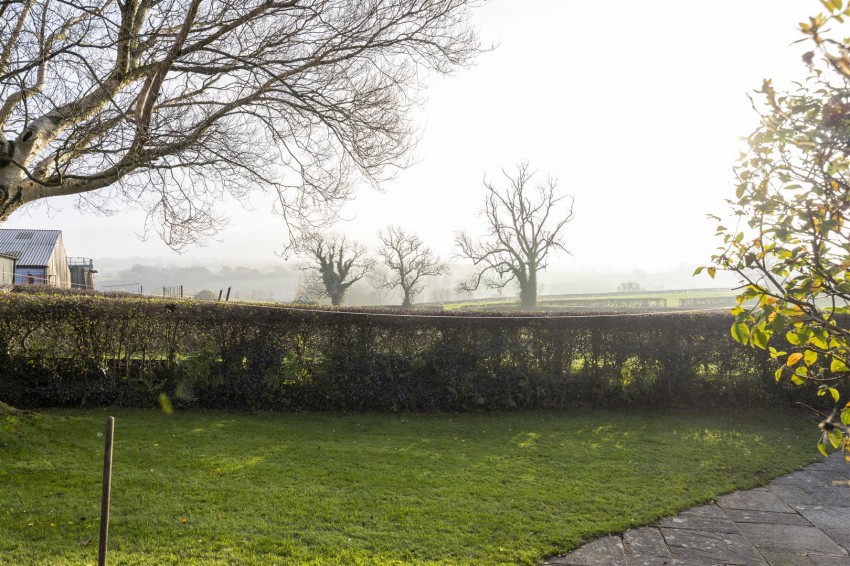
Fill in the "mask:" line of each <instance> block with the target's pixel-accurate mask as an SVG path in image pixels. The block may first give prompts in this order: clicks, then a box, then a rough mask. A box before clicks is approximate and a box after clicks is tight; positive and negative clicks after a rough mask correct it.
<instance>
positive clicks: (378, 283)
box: [366, 264, 390, 305]
mask: <svg viewBox="0 0 850 566" xmlns="http://www.w3.org/2000/svg"><path fill="white" fill-rule="evenodd" d="M389 279H390V272H389V271H387V267H386V266H385V265H383V264H377V265H375V268H374V269H372V271H370V272H369V273H368V274H367V275H366V282H367V283H368V284H369V288H370V289H372V291H373V292H374V293H375V297H376V298H377V299H378V304H379V305H383V304H384V299H385V298H386V293H387V281H389Z"/></svg>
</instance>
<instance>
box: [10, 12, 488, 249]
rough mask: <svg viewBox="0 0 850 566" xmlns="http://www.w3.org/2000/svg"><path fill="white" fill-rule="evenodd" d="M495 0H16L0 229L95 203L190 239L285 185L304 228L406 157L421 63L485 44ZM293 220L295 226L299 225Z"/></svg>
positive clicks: (285, 200) (164, 233) (444, 67)
mask: <svg viewBox="0 0 850 566" xmlns="http://www.w3.org/2000/svg"><path fill="white" fill-rule="evenodd" d="M481 3H482V0H239V1H232V0H220V1H207V2H203V1H201V0H119V1H117V2H116V1H113V0H61V1H53V2H50V1H49V0H13V1H4V2H0V223H2V222H3V221H5V220H6V219H7V218H8V217H9V215H10V214H11V213H12V212H14V211H15V210H17V209H18V208H19V207H21V206H22V205H25V204H27V203H31V202H34V201H38V200H40V199H45V198H50V197H56V196H62V195H73V194H76V195H79V200H78V204H79V205H80V206H81V207H82V208H83V209H84V210H89V211H102V212H109V211H112V210H117V209H118V208H121V207H123V206H127V205H130V206H139V207H141V208H142V209H144V210H146V211H147V213H148V220H147V222H146V228H150V229H154V230H155V231H157V232H158V233H159V234H160V236H161V237H162V238H163V240H164V241H165V242H166V243H167V244H168V245H170V246H171V247H173V248H175V249H180V248H183V247H185V246H187V245H190V244H192V243H195V242H197V241H203V240H204V239H205V238H206V237H208V236H209V235H210V234H212V233H214V232H215V231H216V230H217V229H218V228H219V227H220V226H221V225H222V223H223V222H224V221H225V219H224V218H223V217H222V216H221V214H220V212H219V211H218V209H219V207H218V205H220V204H221V202H222V200H223V199H224V197H225V196H227V195H230V196H232V197H234V198H236V199H237V200H239V201H241V202H245V201H246V198H247V196H248V194H249V193H250V192H251V191H253V190H263V191H272V192H273V193H274V194H276V197H277V208H278V212H279V213H280V214H282V215H283V217H284V218H285V220H286V222H287V225H288V227H289V231H290V236H292V235H297V234H299V233H300V232H301V230H302V229H305V228H310V227H313V228H315V227H316V226H323V225H324V223H325V222H327V221H328V220H329V218H331V217H332V216H333V214H334V212H335V210H336V209H338V207H339V206H340V205H341V204H342V203H343V202H345V201H346V200H347V199H348V198H350V197H351V195H352V191H353V185H354V183H355V182H357V181H358V180H361V179H366V180H367V181H369V182H371V183H373V184H375V183H378V182H379V181H380V180H382V179H385V178H387V177H390V176H392V175H393V174H394V173H395V172H396V171H397V170H398V168H399V167H404V166H405V165H406V159H405V154H406V152H407V150H408V149H409V148H410V147H411V144H412V143H413V141H414V139H413V138H414V136H413V133H412V131H411V127H410V123H409V114H410V113H409V110H410V108H411V107H412V106H413V105H414V104H415V103H416V101H417V96H418V94H417V93H418V89H419V88H421V86H422V85H421V78H422V72H423V71H426V70H434V71H436V72H438V73H448V72H451V71H452V70H454V69H456V68H458V66H464V65H467V64H469V63H470V62H471V60H472V58H473V57H474V56H475V55H476V54H477V53H478V52H480V49H479V45H478V41H477V38H476V35H475V33H474V31H473V30H472V29H471V28H470V26H469V25H468V22H469V16H470V10H471V8H473V7H475V6H477V5H479V4H481ZM293 230H294V232H293Z"/></svg>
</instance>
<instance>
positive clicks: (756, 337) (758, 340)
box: [750, 328, 769, 350]
mask: <svg viewBox="0 0 850 566" xmlns="http://www.w3.org/2000/svg"><path fill="white" fill-rule="evenodd" d="M750 338H751V339H752V342H753V344H754V345H755V346H758V347H759V348H761V349H762V350H764V349H766V348H767V341H768V340H769V336H768V335H767V333H766V332H763V331H762V330H761V329H759V328H757V329H755V331H753V333H752V335H751V336H750Z"/></svg>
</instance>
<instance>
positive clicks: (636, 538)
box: [623, 527, 673, 564]
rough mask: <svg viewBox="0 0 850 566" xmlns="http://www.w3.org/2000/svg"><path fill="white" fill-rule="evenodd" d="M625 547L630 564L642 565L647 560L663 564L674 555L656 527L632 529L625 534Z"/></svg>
mask: <svg viewBox="0 0 850 566" xmlns="http://www.w3.org/2000/svg"><path fill="white" fill-rule="evenodd" d="M623 547H624V548H625V551H626V561H627V562H628V563H629V564H635V563H642V562H645V561H647V560H655V563H656V564H657V563H659V562H661V560H663V559H665V558H673V554H672V553H671V552H670V549H669V548H668V547H667V543H666V542H665V541H664V535H662V534H661V530H660V529H658V528H656V527H643V528H640V529H631V530H628V531H626V532H625V533H623Z"/></svg>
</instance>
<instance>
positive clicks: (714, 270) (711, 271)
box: [706, 267, 717, 279]
mask: <svg viewBox="0 0 850 566" xmlns="http://www.w3.org/2000/svg"><path fill="white" fill-rule="evenodd" d="M706 272H707V273H708V276H709V277H711V278H712V279H714V276H715V275H716V274H717V268H716V267H709V268H708V269H706Z"/></svg>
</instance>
